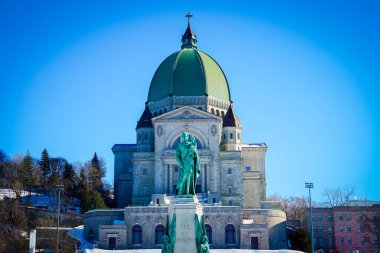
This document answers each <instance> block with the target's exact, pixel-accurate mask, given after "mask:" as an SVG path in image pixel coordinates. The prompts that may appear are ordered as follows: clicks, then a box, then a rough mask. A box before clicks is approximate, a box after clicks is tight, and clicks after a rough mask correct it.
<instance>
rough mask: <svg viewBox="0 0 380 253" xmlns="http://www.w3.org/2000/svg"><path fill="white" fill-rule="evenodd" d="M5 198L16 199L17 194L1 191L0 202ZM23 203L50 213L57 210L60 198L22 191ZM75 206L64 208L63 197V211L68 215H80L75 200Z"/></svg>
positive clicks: (77, 203) (77, 201)
mask: <svg viewBox="0 0 380 253" xmlns="http://www.w3.org/2000/svg"><path fill="white" fill-rule="evenodd" d="M5 198H11V199H14V198H16V193H15V192H14V191H13V190H12V189H0V200H3V199H5ZM21 201H22V203H24V204H25V203H27V202H29V203H31V205H33V206H35V207H40V208H45V209H47V210H50V211H56V210H57V204H58V196H56V194H55V195H54V194H51V196H48V195H44V194H40V193H35V192H30V193H29V191H24V190H22V191H21ZM73 202H74V204H75V205H68V206H67V207H66V208H64V207H63V198H62V196H61V210H64V209H65V210H66V211H67V212H68V213H73V214H80V208H79V200H77V199H73Z"/></svg>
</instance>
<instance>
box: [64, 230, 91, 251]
mask: <svg viewBox="0 0 380 253" xmlns="http://www.w3.org/2000/svg"><path fill="white" fill-rule="evenodd" d="M68 234H69V235H70V236H71V237H73V238H75V239H77V240H78V241H80V247H79V248H78V250H81V251H84V250H92V249H93V248H94V244H93V243H91V242H88V241H87V240H86V239H84V237H83V225H81V226H78V227H75V228H72V229H70V230H69V232H68ZM85 252H87V251H85ZM89 252H90V251H89ZM94 252H96V251H94Z"/></svg>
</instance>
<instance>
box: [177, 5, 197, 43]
mask: <svg viewBox="0 0 380 253" xmlns="http://www.w3.org/2000/svg"><path fill="white" fill-rule="evenodd" d="M185 17H187V29H186V31H185V33H184V34H183V35H182V39H181V42H182V46H181V49H184V48H197V36H196V35H195V33H194V32H193V31H192V30H191V27H190V18H192V17H193V14H191V13H190V12H188V13H187V14H186V15H185Z"/></svg>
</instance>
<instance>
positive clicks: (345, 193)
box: [322, 185, 355, 207]
mask: <svg viewBox="0 0 380 253" xmlns="http://www.w3.org/2000/svg"><path fill="white" fill-rule="evenodd" d="M354 194H355V186H352V185H346V186H344V187H343V188H342V187H331V188H330V187H326V188H324V189H323V192H322V195H323V196H325V198H326V200H325V202H323V203H322V205H327V206H330V207H333V206H345V205H346V204H347V202H348V200H350V198H351V197H352V196H353V195H354Z"/></svg>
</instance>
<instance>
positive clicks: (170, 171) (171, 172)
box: [169, 165, 173, 193]
mask: <svg viewBox="0 0 380 253" xmlns="http://www.w3.org/2000/svg"><path fill="white" fill-rule="evenodd" d="M169 193H173V165H170V166H169Z"/></svg>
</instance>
